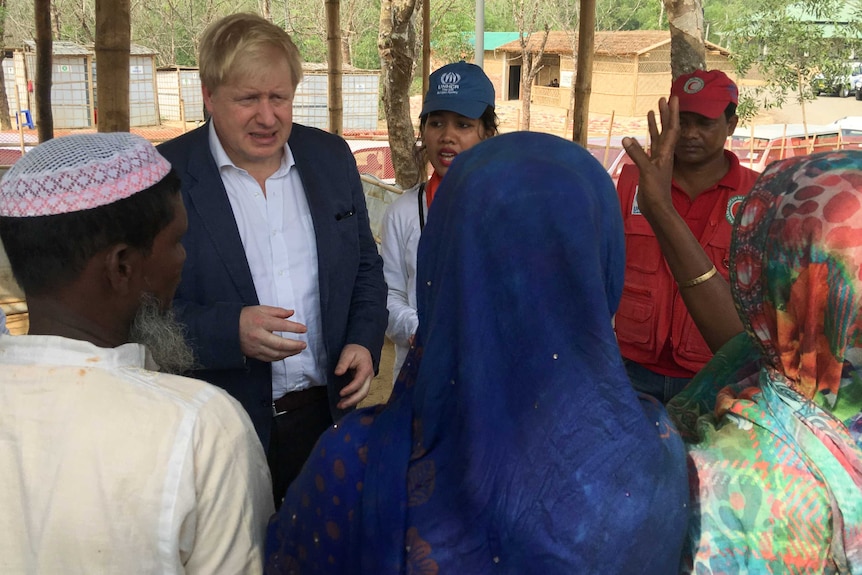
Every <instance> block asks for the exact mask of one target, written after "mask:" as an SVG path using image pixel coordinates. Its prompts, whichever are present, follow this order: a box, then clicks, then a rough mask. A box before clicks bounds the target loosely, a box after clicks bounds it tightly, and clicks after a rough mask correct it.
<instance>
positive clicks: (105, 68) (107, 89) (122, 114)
mask: <svg viewBox="0 0 862 575" xmlns="http://www.w3.org/2000/svg"><path fill="white" fill-rule="evenodd" d="M129 9H130V6H129V0H96V77H97V78H98V84H97V90H98V92H97V94H98V97H97V100H98V102H99V122H98V129H99V131H100V132H128V131H129V51H130V44H131V34H132V25H131V17H130V13H129Z"/></svg>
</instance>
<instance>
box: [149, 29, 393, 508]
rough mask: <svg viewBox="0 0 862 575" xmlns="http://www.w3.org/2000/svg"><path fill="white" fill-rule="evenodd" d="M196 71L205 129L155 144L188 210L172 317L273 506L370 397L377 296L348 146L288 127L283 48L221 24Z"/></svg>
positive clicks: (377, 271) (377, 343)
mask: <svg viewBox="0 0 862 575" xmlns="http://www.w3.org/2000/svg"><path fill="white" fill-rule="evenodd" d="M200 70H201V82H202V86H203V87H202V90H203V96H204V104H205V106H206V108H207V110H208V111H209V113H210V116H211V119H210V121H209V122H208V123H207V124H205V125H204V126H202V127H200V128H198V129H197V130H195V131H192V132H190V133H188V134H185V135H183V136H180V137H179V138H176V139H174V140H172V141H170V142H167V143H165V144H163V145H162V146H160V151H161V152H162V153H163V154H164V155H165V157H167V158H168V160H170V161H171V163H172V164H173V166H174V168H175V169H176V170H177V172H178V173H179V174H180V177H181V179H182V181H183V199H184V201H185V204H186V207H187V209H188V212H189V231H188V233H187V235H186V237H185V239H184V242H183V243H184V245H185V247H186V250H187V252H188V261H187V264H186V268H185V270H184V272H183V279H182V282H181V283H180V286H179V289H178V290H177V296H176V298H175V302H174V305H175V306H176V309H177V312H178V314H179V317H180V318H181V320H182V321H183V322H184V323H185V324H186V326H187V327H188V330H189V331H188V333H189V340H190V342H191V344H192V346H193V348H194V350H195V352H196V356H197V359H198V362H199V364H200V365H201V367H202V369H200V370H198V371H196V372H195V375H197V376H198V377H200V378H202V379H205V380H207V381H210V382H212V383H214V384H216V385H219V386H221V387H223V388H225V389H226V390H227V391H228V392H230V393H231V394H232V395H233V396H234V397H236V398H237V399H239V400H240V402H241V403H242V404H243V406H244V407H245V408H246V410H247V411H248V412H249V415H250V416H251V418H252V421H253V422H254V424H255V428H256V429H257V431H258V434H259V436H260V438H261V441H262V442H263V445H264V448H265V449H266V450H267V453H268V459H269V464H270V468H271V470H272V474H273V492H274V496H275V499H276V503H277V504H278V502H280V501H281V498H282V496H283V494H284V491H285V490H286V488H287V485H288V484H289V483H290V481H291V480H292V479H293V477H294V476H295V475H296V474H297V473H298V472H299V470H300V469H301V467H302V464H303V463H304V461H305V458H306V457H307V456H308V453H309V452H310V451H311V448H312V447H313V446H314V443H315V441H316V440H317V437H318V436H319V435H320V433H322V432H323V430H324V429H326V428H327V427H328V426H329V425H331V424H332V422H333V421H334V420H336V419H337V418H338V417H340V416H341V415H342V414H343V413H345V412H346V411H347V410H349V409H352V408H353V407H354V406H355V405H356V404H357V403H359V401H361V400H362V399H363V398H364V397H365V396H366V395H367V394H368V390H369V386H370V382H371V378H372V377H373V375H374V373H375V371H376V369H377V366H378V362H379V357H380V350H381V347H382V345H383V334H384V330H385V328H386V318H387V312H386V285H385V283H384V281H383V272H382V263H381V260H380V257H379V255H378V253H377V248H376V245H375V243H374V239H373V237H372V235H371V230H370V227H369V222H368V212H367V210H366V207H365V199H364V195H363V193H362V186H361V183H360V180H359V174H358V172H357V170H356V164H355V162H354V160H353V156H352V155H351V153H350V150H349V148H348V146H347V144H346V143H345V142H344V140H342V139H341V138H339V137H337V136H334V135H332V134H328V133H326V132H323V131H320V130H317V129H313V128H309V127H306V126H301V125H298V124H294V123H293V97H294V94H295V92H296V87H297V85H298V83H299V81H300V80H301V79H302V68H301V62H300V58H299V53H298V51H297V49H296V46H295V45H294V43H293V42H292V41H291V39H290V36H289V35H288V34H287V33H286V32H285V31H284V30H282V29H280V28H278V27H277V26H275V25H273V24H272V23H270V22H267V21H266V20H264V19H263V18H260V17H258V16H255V15H252V14H234V15H232V16H228V17H226V18H224V19H222V20H219V21H217V22H215V23H214V24H212V25H211V26H210V28H208V29H207V31H206V32H205V33H204V36H203V37H202V39H201V48H200Z"/></svg>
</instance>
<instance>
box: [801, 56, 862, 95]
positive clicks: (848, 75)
mask: <svg viewBox="0 0 862 575" xmlns="http://www.w3.org/2000/svg"><path fill="white" fill-rule="evenodd" d="M860 84H862V63H859V62H848V63H847V65H846V67H845V73H844V74H838V75H835V76H827V75H824V74H817V75H816V76H815V77H814V80H813V82H812V88H813V89H814V93H815V94H831V95H833V96H838V97H839V98H846V97H847V96H849V95H850V94H856V99H857V100H862V96H860V94H859V87H858V86H859V85H860Z"/></svg>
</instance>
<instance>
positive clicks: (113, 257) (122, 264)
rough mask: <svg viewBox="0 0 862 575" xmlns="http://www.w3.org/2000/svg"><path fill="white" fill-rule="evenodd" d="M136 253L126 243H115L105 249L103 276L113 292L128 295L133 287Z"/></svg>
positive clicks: (136, 260) (136, 261)
mask: <svg viewBox="0 0 862 575" xmlns="http://www.w3.org/2000/svg"><path fill="white" fill-rule="evenodd" d="M137 254H138V251H137V250H135V249H132V248H131V247H130V246H129V245H128V244H116V245H114V246H111V247H110V248H108V249H107V251H105V254H104V260H103V261H104V263H105V276H106V277H107V280H108V283H109V284H110V286H111V289H112V290H113V291H114V292H116V293H118V294H121V295H128V294H129V293H130V292H131V291H132V290H133V289H134V287H133V285H132V284H133V283H134V282H135V277H134V276H135V270H136V269H137V263H138V258H137Z"/></svg>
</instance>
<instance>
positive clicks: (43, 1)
mask: <svg viewBox="0 0 862 575" xmlns="http://www.w3.org/2000/svg"><path fill="white" fill-rule="evenodd" d="M33 7H34V12H35V15H36V78H35V80H36V81H35V86H34V88H33V95H34V97H35V98H36V116H37V118H38V121H39V124H38V128H39V130H38V131H39V141H40V142H47V141H48V140H50V139H51V138H53V137H54V115H53V112H52V111H51V81H52V80H51V63H52V62H53V53H52V52H53V50H54V42H53V41H52V39H51V0H34V2H33ZM19 121H20V120H19Z"/></svg>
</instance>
